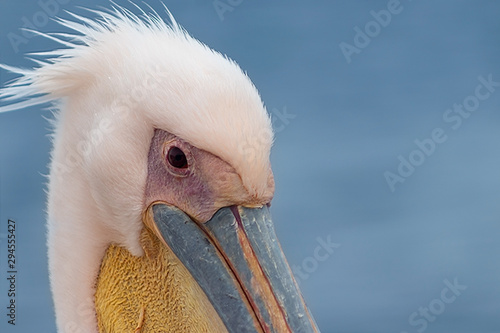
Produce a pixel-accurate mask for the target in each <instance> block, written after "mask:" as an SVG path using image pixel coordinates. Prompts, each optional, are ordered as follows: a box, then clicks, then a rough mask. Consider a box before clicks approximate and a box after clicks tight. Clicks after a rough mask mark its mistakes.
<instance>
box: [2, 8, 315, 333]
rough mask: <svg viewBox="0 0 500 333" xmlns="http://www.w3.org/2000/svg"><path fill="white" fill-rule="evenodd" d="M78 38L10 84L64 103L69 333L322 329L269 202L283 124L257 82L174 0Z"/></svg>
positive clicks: (15, 100) (61, 273)
mask: <svg viewBox="0 0 500 333" xmlns="http://www.w3.org/2000/svg"><path fill="white" fill-rule="evenodd" d="M136 8H137V10H138V11H140V13H139V14H135V13H134V12H132V11H130V10H129V9H126V8H123V7H120V6H114V7H113V8H112V9H110V10H108V11H106V10H102V11H93V10H91V12H93V14H94V16H95V17H96V18H94V19H89V18H88V17H84V16H80V15H76V14H71V13H70V15H72V19H57V20H58V22H59V23H60V24H61V25H63V26H65V27H67V28H69V29H71V30H72V31H73V33H71V34H68V33H52V34H48V33H43V32H34V33H36V34H38V35H41V36H43V37H46V38H49V39H51V40H54V41H56V42H58V43H59V44H61V48H60V49H56V50H53V51H49V52H42V53H36V54H34V55H33V57H35V58H36V59H35V61H36V62H37V63H38V66H37V67H36V68H33V69H21V68H16V67H11V66H8V65H1V67H2V68H3V69H4V70H8V71H11V72H14V73H17V74H18V75H19V76H18V77H17V78H16V79H15V80H14V81H13V82H11V83H9V84H7V85H5V86H4V87H3V88H2V89H1V90H0V98H1V99H2V100H3V101H4V102H6V104H5V105H4V106H3V107H1V108H0V111H2V112H5V111H11V110H16V109H22V108H25V107H28V106H34V105H41V104H45V103H51V105H52V109H53V110H54V115H55V116H54V119H55V120H54V131H53V150H52V153H51V164H50V173H49V176H48V180H49V181H48V204H47V212H48V217H47V221H48V222H47V225H48V241H47V242H48V260H49V271H50V283H51V290H52V296H53V302H54V307H55V314H56V325H57V329H58V332H62V333H95V332H153V333H157V332H216V333H220V332H231V333H245V332H318V331H319V330H318V328H317V326H316V324H315V322H314V319H313V318H312V316H311V314H310V312H309V310H308V308H307V306H306V305H305V302H304V300H303V298H302V296H301V293H300V290H299V288H298V286H297V283H296V281H295V280H294V278H293V275H292V273H291V270H290V268H289V266H288V263H287V261H286V259H285V257H284V255H283V252H282V250H281V248H280V245H279V243H278V241H277V238H276V235H275V232H274V229H273V224H272V221H271V217H270V214H269V206H270V203H271V200H272V198H273V195H274V178H273V173H272V170H271V164H270V159H269V155H270V149H271V145H272V142H273V130H272V126H271V121H270V117H269V115H268V113H267V111H266V109H265V107H264V104H263V102H262V100H261V98H260V96H259V94H258V92H257V90H256V88H255V86H254V85H253V84H252V82H251V81H250V79H249V78H248V76H247V75H246V74H245V73H244V72H243V71H242V70H241V69H240V67H239V66H238V65H237V64H236V63H235V62H234V61H232V60H230V59H229V58H227V57H226V56H224V55H222V54H220V53H218V52H216V51H214V50H212V49H210V48H209V47H208V46H206V45H204V44H202V43H201V42H199V41H198V40H196V39H194V38H193V37H191V36H190V35H189V34H188V33H187V32H186V31H185V30H184V29H183V28H182V27H181V26H180V25H179V24H178V23H177V22H176V21H175V19H174V18H173V16H172V14H171V13H170V12H169V11H168V9H167V8H166V7H165V10H166V15H167V16H168V20H163V19H162V18H161V16H160V15H159V14H158V13H157V12H155V11H154V10H153V9H151V8H150V9H151V11H148V12H145V11H144V10H143V9H141V8H140V7H138V6H136Z"/></svg>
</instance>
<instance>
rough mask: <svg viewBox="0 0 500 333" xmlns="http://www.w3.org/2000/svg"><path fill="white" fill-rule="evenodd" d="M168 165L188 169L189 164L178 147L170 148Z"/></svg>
mask: <svg viewBox="0 0 500 333" xmlns="http://www.w3.org/2000/svg"><path fill="white" fill-rule="evenodd" d="M167 160H168V163H170V165H171V166H173V167H174V168H177V169H186V168H187V167H188V162H187V158H186V155H185V154H184V152H183V151H182V150H181V149H180V148H178V147H175V146H173V147H170V149H169V150H168V154H167Z"/></svg>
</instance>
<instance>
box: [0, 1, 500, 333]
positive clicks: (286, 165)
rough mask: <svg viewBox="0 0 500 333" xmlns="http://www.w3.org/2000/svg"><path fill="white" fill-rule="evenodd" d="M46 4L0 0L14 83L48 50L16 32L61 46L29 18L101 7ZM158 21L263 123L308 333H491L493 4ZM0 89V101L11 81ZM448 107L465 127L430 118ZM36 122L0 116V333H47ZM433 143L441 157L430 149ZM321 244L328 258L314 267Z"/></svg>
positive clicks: (499, 255)
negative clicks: (258, 98) (180, 30)
mask: <svg viewBox="0 0 500 333" xmlns="http://www.w3.org/2000/svg"><path fill="white" fill-rule="evenodd" d="M54 1H56V0H54ZM54 1H48V0H47V2H45V0H42V1H27V0H17V1H11V0H0V62H1V63H6V64H9V65H15V66H21V67H31V66H33V65H34V64H33V63H32V62H30V61H29V60H27V59H26V58H25V54H26V53H28V52H35V51H40V50H51V49H53V48H54V47H56V44H54V43H53V42H50V41H48V40H46V39H44V38H41V37H34V36H30V35H27V37H26V36H24V35H23V33H22V31H21V30H20V28H21V27H23V26H24V25H27V24H28V25H29V24H35V25H36V27H37V28H38V29H39V30H41V31H44V32H53V31H65V29H63V28H61V27H60V26H58V25H57V24H56V23H54V22H52V21H48V20H47V17H48V16H60V17H64V18H68V17H69V15H68V14H67V13H65V12H64V11H65V10H68V11H72V12H77V13H80V14H84V13H86V12H85V11H83V10H82V9H80V8H79V7H80V6H85V7H89V8H92V9H96V8H98V7H99V6H104V7H109V6H110V3H109V2H108V1H106V0H90V1H89V0H87V1H84V0H58V2H56V3H57V4H58V6H57V8H56V7H54V6H52V7H47V6H44V5H43V4H45V3H52V4H53V3H54ZM149 3H150V4H151V6H153V7H154V8H156V9H157V10H158V11H162V9H161V5H160V3H159V1H157V0H152V1H149ZM118 4H121V5H126V6H128V7H129V8H133V7H132V6H131V5H130V4H127V2H125V1H118ZM165 4H166V5H167V6H168V7H169V8H170V10H171V11H172V13H173V14H174V15H175V17H176V19H177V20H178V22H179V23H180V24H182V25H183V26H184V27H185V28H186V29H187V30H188V31H189V32H190V33H191V34H192V35H193V36H195V37H196V38H198V39H200V40H201V41H203V42H205V43H207V44H208V45H210V46H211V47H213V48H215V49H217V50H219V51H221V52H222V53H225V54H227V55H228V56H230V57H231V58H233V59H235V60H236V61H237V62H238V63H239V64H240V66H241V67H242V68H243V69H244V70H245V71H247V72H248V74H249V76H250V77H251V78H252V80H253V81H254V83H255V84H256V86H257V87H258V89H259V90H260V92H261V94H262V98H263V100H264V101H265V103H266V105H267V107H268V110H269V111H270V113H271V114H272V115H273V119H274V126H275V129H276V132H277V134H276V143H275V145H274V148H273V155H272V162H273V167H274V172H275V177H276V183H277V190H276V196H275V199H274V201H273V206H272V212H273V215H274V221H275V224H276V228H277V232H278V236H279V237H280V240H281V243H282V246H283V248H284V251H285V253H286V254H287V256H288V259H289V262H290V264H291V265H292V266H293V267H294V270H295V272H296V276H297V279H298V280H299V283H300V285H301V288H302V291H303V293H304V296H305V298H306V301H307V302H308V304H309V306H310V308H311V311H312V312H313V314H314V316H315V318H316V321H317V322H318V325H319V327H320V328H321V329H322V331H323V332H326V333H330V332H346V333H376V332H381V333H382V332H383V333H390V332H394V333H401V332H408V333H410V332H424V331H425V332H429V333H431V332H439V333H447V332H453V333H461V332H463V333H466V332H467V333H471V332H472V333H489V332H497V333H498V332H500V267H499V265H500V264H499V259H500V242H499V237H500V208H499V203H500V190H499V189H500V145H499V143H500V130H499V129H500V113H499V111H500V110H499V107H500V87H499V86H498V85H496V84H494V83H493V85H491V86H488V87H486V86H482V87H481V88H478V89H479V90H478V91H479V92H480V94H481V96H483V95H486V94H489V95H488V97H482V98H483V100H479V99H478V98H476V97H473V96H474V95H475V93H476V87H477V86H478V85H480V84H481V81H480V80H479V79H478V77H480V76H482V77H483V78H484V79H485V80H488V76H491V80H492V81H495V82H500V70H499V69H500V68H499V59H500V40H499V36H500V19H499V17H500V2H498V1H493V0H490V1H487V0H483V1H476V2H473V1H465V0H454V1H451V0H448V1H423V0H414V1H411V0H401V1H400V2H398V1H395V0H389V1H387V0H383V1H378V0H377V1H375V0H372V1H326V0H323V1H314V2H312V1H311V2H307V1H296V0H288V1H284V0H281V1H278V0H276V1H271V2H269V1H249V0H231V1H229V0H221V1H201V0H189V1H169V0H165ZM388 13H390V19H389V16H388ZM376 18H378V20H379V21H377V20H376ZM389 21H390V22H389ZM360 31H361V32H360ZM0 76H1V77H0V84H1V85H4V84H5V83H6V82H8V81H9V80H11V79H13V78H14V77H15V76H14V75H12V74H11V73H7V72H5V71H0ZM488 88H489V89H490V90H488ZM471 96H472V97H471ZM464 102H465V103H466V104H467V103H468V104H467V105H466V107H467V108H468V109H470V110H473V111H471V112H469V111H462V114H464V116H460V115H459V113H456V112H454V111H447V110H449V109H450V108H453V106H454V104H457V105H459V104H462V103H464ZM464 110H465V109H464ZM452 112H453V113H452ZM44 117H46V118H51V113H50V112H49V111H47V110H43V108H41V107H34V108H29V109H24V110H21V111H16V112H9V113H5V114H0V149H1V150H0V152H1V154H0V168H1V169H0V170H1V172H0V221H1V224H0V264H1V273H0V276H1V279H0V281H1V282H0V309H1V310H0V313H1V315H0V318H1V319H0V331H1V332H35V331H36V332H55V326H54V315H53V310H52V302H51V298H50V292H49V285H48V276H47V275H48V272H47V268H46V266H47V263H46V261H47V260H46V246H45V221H44V219H45V213H44V205H45V193H44V189H45V188H44V183H45V178H44V176H43V175H44V174H47V173H48V170H47V164H48V162H49V151H50V142H49V138H48V136H47V135H48V134H49V133H50V130H49V124H48V122H47V121H46V120H45V119H44ZM446 117H448V118H446ZM449 117H455V118H449ZM457 117H460V121H461V123H460V126H458V120H457V119H458V118H457ZM446 119H448V121H447V120H446ZM450 119H454V120H453V121H452V120H450ZM454 126H455V127H454ZM436 129H438V130H439V129H441V132H442V133H443V134H442V137H441V139H442V140H441V141H443V138H444V137H445V138H446V140H445V141H444V142H440V143H439V142H438V143H434V144H431V143H430V142H429V140H430V139H431V138H432V132H433V131H435V130H436ZM415 140H419V141H420V142H426V144H427V146H426V147H427V148H425V149H427V155H426V154H424V152H422V148H419V147H418V145H417V144H416V143H415ZM433 145H434V148H432V146H433ZM419 151H420V152H419ZM402 160H403V161H408V162H401V161H402ZM410 160H411V161H412V162H410ZM407 163H413V164H415V165H416V166H409V165H406V166H400V164H407ZM398 168H399V169H400V170H399V171H398ZM387 177H389V179H390V180H391V181H392V183H391V181H390V182H388V181H387ZM398 177H400V178H398ZM391 184H392V185H391ZM9 218H10V219H14V220H15V221H16V222H17V230H16V231H17V241H18V248H17V260H18V261H17V268H18V281H17V289H18V295H17V296H18V297H17V306H18V308H17V321H16V326H12V325H9V324H7V319H8V318H7V316H6V313H7V309H6V307H7V305H8V297H7V290H8V284H7V282H8V281H7V279H6V278H7V268H6V267H7V266H6V259H7V244H6V235H7V220H8V219H9ZM325 242H332V243H334V244H335V246H332V247H331V248H330V249H329V250H330V252H326V251H324V250H321V252H318V251H319V250H318V251H317V250H316V249H317V248H318V246H321V244H323V243H325ZM318 253H320V255H318ZM445 281H447V282H445ZM449 284H451V285H453V284H458V285H459V287H458V288H459V289H456V290H451V289H450V287H449V286H448V285H449ZM465 287H466V288H465ZM446 288H448V289H446ZM453 291H454V292H453Z"/></svg>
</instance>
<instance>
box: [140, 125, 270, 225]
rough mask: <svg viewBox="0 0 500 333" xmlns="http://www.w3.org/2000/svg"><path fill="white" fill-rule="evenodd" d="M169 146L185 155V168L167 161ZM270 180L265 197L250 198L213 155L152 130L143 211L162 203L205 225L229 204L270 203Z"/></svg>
mask: <svg viewBox="0 0 500 333" xmlns="http://www.w3.org/2000/svg"><path fill="white" fill-rule="evenodd" d="M172 147H178V148H179V149H180V150H181V151H182V152H183V153H184V154H185V156H186V159H187V168H175V167H174V166H172V165H171V164H170V163H169V161H168V153H169V150H170V149H171V148H172ZM273 193H274V181H273V180H272V173H270V182H269V191H268V194H266V195H265V196H263V197H261V198H254V197H251V196H250V195H249V194H248V192H247V191H246V189H245V188H244V186H243V185H242V182H241V179H240V177H239V175H238V174H237V173H236V171H235V170H234V168H233V167H231V166H230V165H229V164H228V163H226V162H225V161H223V160H221V159H220V158H218V157H217V156H215V155H213V154H211V153H209V152H206V151H204V150H201V149H198V148H196V147H194V146H191V145H190V144H188V143H187V142H184V141H183V140H181V139H179V138H177V137H175V136H174V135H173V134H170V133H168V132H165V131H162V130H158V129H157V130H155V133H154V136H153V139H152V140H151V147H150V151H149V156H148V177H147V182H146V189H145V202H144V205H145V206H144V208H147V207H148V206H149V205H150V204H152V203H153V202H155V201H163V202H165V203H167V204H170V205H173V206H176V207H177V208H179V209H181V210H182V211H184V212H185V213H186V214H188V215H190V217H191V218H193V219H194V220H196V221H199V222H206V221H207V220H209V219H210V218H211V217H212V215H213V214H214V213H215V212H216V211H217V210H218V209H220V208H222V207H226V206H231V205H240V204H247V205H262V204H267V203H269V202H270V201H271V199H272V196H273Z"/></svg>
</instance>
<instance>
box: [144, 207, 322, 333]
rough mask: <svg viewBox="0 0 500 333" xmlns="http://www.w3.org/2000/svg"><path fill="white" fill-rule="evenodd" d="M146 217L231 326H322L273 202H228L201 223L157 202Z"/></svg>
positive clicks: (283, 329) (278, 328)
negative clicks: (290, 258) (284, 246)
mask: <svg viewBox="0 0 500 333" xmlns="http://www.w3.org/2000/svg"><path fill="white" fill-rule="evenodd" d="M145 223H146V225H147V226H148V227H149V228H150V229H151V230H152V231H153V232H154V233H155V234H156V235H157V236H158V237H159V238H160V239H161V241H162V242H163V244H164V245H165V246H168V247H169V248H170V249H171V250H172V252H173V253H174V254H175V255H176V256H177V258H178V259H179V260H180V261H181V262H182V263H183V265H184V266H185V267H186V268H187V269H188V271H189V272H190V274H191V275H192V276H193V278H194V279H195V280H196V281H197V283H198V284H199V286H200V287H201V289H202V290H203V291H204V292H205V294H206V296H207V298H208V300H209V301H210V303H211V304H212V306H213V307H214V309H215V311H216V312H217V313H218V315H219V316H220V318H221V320H222V322H223V323H224V325H225V326H226V328H227V330H228V332H231V333H232V332H234V333H236V332H238V333H246V332H279V333H281V332H319V329H318V328H317V326H316V324H315V322H314V319H313V318H312V316H311V314H310V313H309V311H308V309H307V307H306V305H305V303H304V300H303V298H302V296H301V294H300V291H299V288H298V286H297V283H296V282H295V280H294V278H293V275H292V272H291V270H290V267H289V266H288V263H287V261H286V259H285V256H284V254H283V251H282V250H281V247H280V244H279V242H278V240H277V238H276V234H275V232H274V227H273V223H272V221H271V217H270V214H269V209H268V207H267V206H263V207H262V208H246V207H242V206H232V207H226V208H222V209H220V210H219V211H218V212H217V213H216V214H215V215H214V216H213V217H212V218H211V219H210V220H209V221H207V222H205V223H197V222H194V221H193V220H192V219H191V218H190V217H189V216H188V215H186V214H185V213H184V212H183V211H181V210H179V209H178V208H176V207H173V206H169V205H166V204H163V203H155V204H153V205H151V206H150V207H149V208H148V211H147V218H146V221H145Z"/></svg>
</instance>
